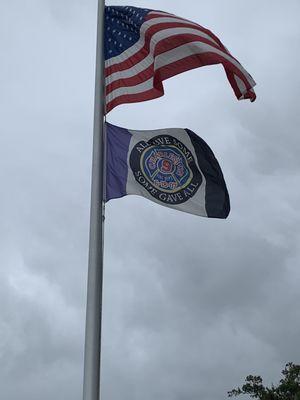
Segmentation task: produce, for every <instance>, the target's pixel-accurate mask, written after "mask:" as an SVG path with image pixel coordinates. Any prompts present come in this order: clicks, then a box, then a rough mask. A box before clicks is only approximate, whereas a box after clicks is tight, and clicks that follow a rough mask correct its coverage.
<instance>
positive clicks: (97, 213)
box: [83, 0, 105, 400]
mask: <svg viewBox="0 0 300 400" xmlns="http://www.w3.org/2000/svg"><path fill="white" fill-rule="evenodd" d="M104 7H105V0H98V17H97V51H96V78H95V103H94V133H93V161H92V188H91V210H90V239H89V267H88V283H87V305H86V327H85V349H84V378H83V400H99V397H100V362H101V357H100V355H101V322H102V321H101V319H102V282H103V222H104V201H103V199H104V184H103V183H104V74H103V71H104V45H103V42H104Z"/></svg>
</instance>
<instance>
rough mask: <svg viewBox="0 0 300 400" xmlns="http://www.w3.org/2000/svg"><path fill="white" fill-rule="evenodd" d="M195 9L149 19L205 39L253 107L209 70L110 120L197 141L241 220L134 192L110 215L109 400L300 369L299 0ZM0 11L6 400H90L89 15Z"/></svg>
mask: <svg viewBox="0 0 300 400" xmlns="http://www.w3.org/2000/svg"><path fill="white" fill-rule="evenodd" d="M115 4H118V5H121V4H123V2H121V1H115ZM132 4H133V5H136V6H146V4H144V3H143V4H142V3H141V2H139V1H134V2H133V3H132ZM189 4H190V6H189V7H187V3H183V2H174V1H172V2H170V1H168V0H164V1H161V2H159V5H158V3H157V2H152V3H151V2H150V3H149V4H147V7H149V8H159V9H162V10H165V11H170V12H173V13H175V14H177V15H180V16H183V17H186V18H190V19H193V20H195V21H197V22H199V23H201V24H203V25H204V26H207V27H209V28H211V29H212V30H213V31H214V32H215V33H216V34H218V35H219V36H220V38H221V39H222V40H223V41H224V43H225V45H226V46H228V47H229V49H230V50H231V51H232V53H233V55H234V56H236V57H237V58H238V59H239V60H240V61H241V62H242V64H244V66H245V67H246V68H247V69H248V70H249V72H250V73H251V74H252V75H253V76H254V78H255V80H256V81H257V83H258V86H257V94H258V99H257V102H256V103H254V104H250V103H248V102H237V101H236V100H235V97H234V94H233V93H232V91H231V88H230V86H229V85H228V82H227V80H226V76H225V74H224V71H223V70H222V68H221V67H218V66H214V67H210V68H208V67H207V68H202V69H197V70H194V71H190V72H189V73H186V74H182V75H180V76H177V77H175V78H173V79H170V80H168V81H167V82H165V89H166V90H165V92H166V95H165V96H164V97H163V98H161V99H158V100H155V101H151V102H145V103H141V104H136V105H124V106H121V107H118V108H117V109H116V110H114V111H113V112H112V113H111V115H109V116H108V119H109V121H110V122H112V123H115V124H119V125H123V126H125V127H128V128H133V129H151V128H162V127H175V126H178V127H189V128H191V129H193V130H194V131H195V132H197V133H199V134H200V135H201V136H202V137H203V138H204V139H205V140H206V141H207V142H208V144H209V145H210V146H211V147H212V148H213V150H214V152H215V154H216V156H217V158H218V159H219V161H220V164H221V166H222V168H223V172H224V175H225V178H226V181H227V184H228V188H229V191H230V194H231V203H232V212H231V215H230V217H229V219H228V220H226V221H215V220H206V219H204V218H202V219H201V218H197V217H194V216H190V215H186V214H183V213H180V212H176V211H173V210H170V209H167V208H163V207H159V206H157V205H156V204H153V203H150V202H149V201H147V200H145V199H142V198H137V197H134V196H130V197H128V198H123V199H120V200H116V201H111V202H110V203H109V204H108V205H107V217H106V238H105V277H104V278H105V285H104V325H103V326H104V329H103V368H102V376H103V387H102V391H103V399H106V398H110V399H112V400H117V399H120V398H121V397H122V398H123V399H125V400H126V399H127V398H128V399H139V398H141V397H142V398H143V399H146V400H147V399H149V400H150V399H153V398H164V399H166V400H168V399H170V400H171V399H178V400H179V399H182V398H185V399H188V400H189V399H191V400H194V399H199V398H201V399H202V398H203V399H205V400H223V399H224V398H225V397H226V391H227V390H229V389H231V388H232V387H233V386H234V385H236V384H239V383H241V380H242V378H243V376H245V375H247V374H249V373H260V374H263V375H264V376H266V378H267V380H268V381H275V380H276V379H277V377H278V373H279V370H280V368H281V367H282V366H283V364H284V363H285V362H287V361H290V360H292V361H295V362H297V361H298V362H299V359H300V351H299V350H298V349H299V346H298V338H299V334H300V323H299V314H298V307H297V304H299V301H300V295H299V290H298V288H299V284H300V273H299V270H298V265H299V259H300V252H299V250H300V248H299V237H300V234H299V222H300V221H299V212H298V204H299V201H300V191H299V157H298V149H299V148H300V145H299V138H298V136H299V135H298V134H297V129H298V127H299V115H298V112H297V104H298V100H297V98H298V91H299V77H298V75H297V70H296V69H297V65H298V64H299V55H298V53H297V51H296V44H297V42H298V41H299V34H300V32H299V27H298V21H297V18H296V16H297V15H298V14H299V11H300V10H299V3H298V2H297V1H290V2H288V4H286V5H284V6H283V5H282V2H279V1H275V2H265V3H264V4H261V2H258V1H254V2H251V3H247V7H246V8H245V5H244V4H243V3H241V2H239V1H231V2H226V3H224V2H223V1H217V0H215V1H214V2H210V3H209V4H208V3H207V4H203V3H202V2H199V3H198V2H194V1H193V2H192V1H191V2H190V3H189ZM0 7H1V13H0V27H1V28H0V29H1V33H2V34H1V35H0V45H1V50H2V53H3V54H5V57H4V58H3V60H2V62H1V66H0V71H1V74H0V79H1V95H0V96H1V111H0V112H1V125H2V126H1V135H0V153H1V157H0V166H1V167H0V180H1V186H2V190H1V200H0V202H1V211H2V216H1V226H0V246H1V248H0V277H1V292H0V301H1V304H2V307H1V315H0V357H1V367H0V369H1V374H0V376H1V377H0V386H1V398H2V397H3V399H7V400H15V399H19V398H20V396H22V399H24V400H35V399H41V398H43V399H45V400H48V399H53V398H55V399H66V398H73V399H80V398H81V390H82V371H83V365H82V361H83V336H84V307H85V295H86V271H87V251H88V250H87V247H88V223H89V221H88V218H89V187H90V166H91V138H92V119H93V88H94V82H93V80H94V60H95V54H94V48H95V32H96V26H95V22H96V2H85V1H82V0H77V1H75V2H74V1H72V2H71V1H67V0H65V1H34V0H32V1H28V2H24V3H20V2H19V1H10V2H8V1H7V2H2V4H1V6H0ZM258 11H259V12H258ZM195 83H197V84H195ZM162 110H163V111H162ZM153 116H155V118H154V117H153ZM216 376H217V379H216Z"/></svg>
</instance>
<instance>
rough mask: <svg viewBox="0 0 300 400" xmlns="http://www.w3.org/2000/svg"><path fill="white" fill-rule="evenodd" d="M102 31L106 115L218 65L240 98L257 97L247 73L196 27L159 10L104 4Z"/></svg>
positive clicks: (160, 94) (215, 42) (227, 53)
mask: <svg viewBox="0 0 300 400" xmlns="http://www.w3.org/2000/svg"><path fill="white" fill-rule="evenodd" d="M104 29H105V35H104V39H105V44H104V52H105V96H106V102H105V103H106V112H109V111H111V110H112V109H113V108H114V107H116V106H117V105H120V104H123V103H134V102H139V101H145V100H151V99H154V98H156V97H160V96H162V95H163V94H164V89H163V84H162V82H163V81H164V80H165V79H168V78H170V77H172V76H174V75H177V74H179V73H181V72H184V71H188V70H190V69H193V68H197V67H202V66H204V65H212V64H219V63H220V64H222V65H223V67H224V69H225V72H226V74H227V78H228V80H229V82H230V84H231V86H232V88H233V90H234V92H235V95H236V97H237V98H238V99H239V100H241V99H250V100H251V101H254V100H255V98H256V95H255V93H254V90H253V87H254V86H255V81H254V80H253V78H252V77H251V75H250V74H249V73H248V72H247V71H246V70H245V69H244V68H243V67H242V65H241V64H240V63H239V62H238V61H237V60H236V59H235V58H234V57H233V56H232V55H231V54H230V52H229V51H228V50H227V48H226V47H225V46H224V45H223V44H222V42H221V41H220V40H219V39H218V38H217V37H216V36H215V35H214V34H213V33H212V32H211V31H209V30H208V29H206V28H203V27H202V26H200V25H198V24H196V23H193V22H190V21H188V20H186V19H183V18H179V17H177V16H176V15H173V14H169V13H166V12H162V11H154V10H148V9H144V8H137V7H130V6H127V7H120V6H107V7H105V27H104Z"/></svg>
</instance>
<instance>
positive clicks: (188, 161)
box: [130, 135, 202, 204]
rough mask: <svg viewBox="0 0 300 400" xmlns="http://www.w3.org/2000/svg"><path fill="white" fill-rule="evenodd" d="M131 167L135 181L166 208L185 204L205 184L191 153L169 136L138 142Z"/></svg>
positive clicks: (134, 149) (131, 159) (133, 152)
mask: <svg viewBox="0 0 300 400" xmlns="http://www.w3.org/2000/svg"><path fill="white" fill-rule="evenodd" d="M130 167H131V169H132V172H133V174H134V177H135V179H136V181H137V182H138V183H139V184H140V185H142V186H143V187H144V189H146V190H147V192H148V193H149V194H150V195H151V196H152V197H155V198H156V199H158V200H160V201H162V202H163V203H167V204H181V203H184V202H186V201H187V200H189V199H190V198H191V197H193V196H194V195H195V194H196V192H197V190H198V189H199V187H200V185H201V183H202V176H201V173H200V171H199V169H198V167H197V165H196V163H195V159H194V156H193V154H192V152H191V151H190V150H189V149H188V148H187V147H186V146H185V145H184V144H183V143H182V142H181V141H179V140H178V139H177V138H175V137H172V136H170V135H160V136H156V137H154V138H151V139H150V140H149V141H147V142H146V141H140V142H138V143H137V144H136V145H135V146H134V148H133V149H132V151H131V154H130Z"/></svg>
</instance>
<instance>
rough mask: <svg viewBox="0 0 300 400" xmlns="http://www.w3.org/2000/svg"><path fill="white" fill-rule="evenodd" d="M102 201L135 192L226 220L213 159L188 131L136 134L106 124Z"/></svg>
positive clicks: (220, 177)
mask: <svg viewBox="0 0 300 400" xmlns="http://www.w3.org/2000/svg"><path fill="white" fill-rule="evenodd" d="M106 138H107V139H106V143H107V144H106V201H108V200H110V199H116V198H120V197H123V196H126V195H130V194H135V195H139V196H143V197H146V198H147V199H149V200H152V201H154V202H156V203H158V204H160V205H163V206H167V207H171V208H174V209H176V210H180V211H184V212H188V213H191V214H196V215H201V216H203V217H213V218H226V217H227V216H228V214H229V211H230V202H229V195H228V192H227V188H226V184H225V181H224V178H223V174H222V171H221V168H220V166H219V163H218V161H217V159H216V158H215V156H214V154H213V152H212V150H211V149H210V148H209V146H208V145H207V144H206V143H205V142H204V140H203V139H201V138H200V137H199V136H197V135H196V134H195V133H194V132H192V131H190V130H189V129H178V128H173V129H159V130H148V131H135V130H131V129H130V130H129V129H124V128H120V127H118V126H114V125H111V124H109V123H107V124H106Z"/></svg>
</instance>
